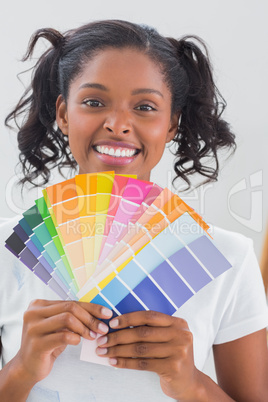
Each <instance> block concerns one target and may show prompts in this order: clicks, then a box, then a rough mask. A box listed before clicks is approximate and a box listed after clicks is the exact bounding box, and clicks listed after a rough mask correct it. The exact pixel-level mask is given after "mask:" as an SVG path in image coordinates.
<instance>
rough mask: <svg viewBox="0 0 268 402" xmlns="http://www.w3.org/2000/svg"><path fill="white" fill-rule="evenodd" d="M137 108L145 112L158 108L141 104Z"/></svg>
mask: <svg viewBox="0 0 268 402" xmlns="http://www.w3.org/2000/svg"><path fill="white" fill-rule="evenodd" d="M136 109H138V110H141V111H143V112H150V111H152V110H156V109H155V108H153V107H152V106H150V105H140V106H137V107H136Z"/></svg>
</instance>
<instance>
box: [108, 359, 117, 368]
mask: <svg viewBox="0 0 268 402" xmlns="http://www.w3.org/2000/svg"><path fill="white" fill-rule="evenodd" d="M109 364H110V365H111V366H115V365H116V364H117V360H116V359H115V358H114V357H113V358H111V359H109Z"/></svg>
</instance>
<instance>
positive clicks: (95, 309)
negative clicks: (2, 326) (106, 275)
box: [13, 300, 112, 383]
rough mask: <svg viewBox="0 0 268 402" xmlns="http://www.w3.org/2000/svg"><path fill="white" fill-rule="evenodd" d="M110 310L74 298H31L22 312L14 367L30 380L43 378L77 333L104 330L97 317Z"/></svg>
mask: <svg viewBox="0 0 268 402" xmlns="http://www.w3.org/2000/svg"><path fill="white" fill-rule="evenodd" d="M111 317H112V311H111V310H109V309H107V308H105V307H102V306H100V305H97V304H92V303H81V302H74V301H47V300H35V301H33V302H31V304H30V305H29V308H28V309H27V311H26V312H25V313H24V323H23V330H22V341H21V348H20V350H19V352H18V354H17V355H16V357H15V360H16V362H13V365H14V364H15V363H16V367H18V368H19V369H21V371H22V372H23V373H24V374H25V375H27V378H28V379H31V381H32V382H33V383H36V382H38V381H40V380H42V379H43V378H45V377H46V376H47V375H48V374H49V373H50V371H51V369H52V367H53V364H54V361H55V360H56V358H57V357H58V356H59V355H60V354H61V353H62V352H63V351H64V349H65V348H66V346H67V345H78V344H79V342H80V338H81V336H82V337H83V338H86V339H91V340H92V339H94V338H96V336H97V334H105V333H107V332H108V329H109V328H108V326H107V325H106V324H104V323H102V322H101V321H99V320H98V318H101V319H107V318H111Z"/></svg>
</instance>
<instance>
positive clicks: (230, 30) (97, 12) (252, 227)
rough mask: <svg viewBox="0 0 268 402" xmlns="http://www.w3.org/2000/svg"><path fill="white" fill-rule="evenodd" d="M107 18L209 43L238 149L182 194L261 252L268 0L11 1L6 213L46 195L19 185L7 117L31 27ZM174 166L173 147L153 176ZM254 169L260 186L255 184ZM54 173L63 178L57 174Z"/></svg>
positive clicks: (164, 178) (4, 90)
mask: <svg viewBox="0 0 268 402" xmlns="http://www.w3.org/2000/svg"><path fill="white" fill-rule="evenodd" d="M106 18H107V19H112V18H116V19H126V20H130V21H133V22H137V23H146V24H148V25H152V26H154V27H156V28H157V29H158V30H159V31H160V33H162V34H164V35H167V36H174V37H180V36H182V35H185V34H195V35H199V36H201V37H202V38H203V39H204V40H205V41H206V43H207V44H208V47H209V50H210V55H211V58H212V62H213V65H214V73H215V78H216V83H217V85H218V87H219V89H220V91H221V93H222V94H223V96H224V98H225V99H226V101H227V104H228V106H227V110H226V112H225V114H224V117H225V118H226V119H227V120H228V121H229V122H230V124H231V126H232V128H233V131H234V132H235V133H236V136H237V142H238V150H237V152H236V154H235V155H234V156H232V157H231V158H230V159H229V160H227V161H226V162H224V163H223V164H222V170H221V174H220V177H219V182H218V183H216V184H213V185H211V184H210V185H209V186H207V187H205V188H199V189H198V190H197V191H195V192H191V193H189V194H181V193H179V194H180V195H182V197H183V198H184V199H185V201H186V202H188V203H189V204H190V205H191V206H192V207H194V208H195V209H196V210H197V211H198V212H199V213H200V214H201V215H202V216H203V217H204V219H205V220H206V221H207V222H208V223H213V224H215V225H218V226H221V227H224V228H226V229H229V230H234V231H238V232H241V233H243V234H245V235H246V236H249V237H251V238H253V240H254V244H255V249H256V253H257V256H258V257H260V254H261V248H262V243H263V236H264V231H265V227H266V217H267V209H268V208H266V205H267V199H268V196H267V185H266V181H267V173H268V161H267V149H268V137H267V128H268V122H267V121H268V119H267V116H268V113H267V108H268V103H267V92H268V91H267V90H268V78H267V77H268V53H267V50H268V47H267V39H268V24H267V1H266V0H263V1H262V0H255V1H249V0H236V1H234V0H225V1H224V2H223V1H216V0H202V1H200V0H196V1H185V0H184V1H180V0H177V1H175V0H173V1H168V0H166V1H161V2H157V1H155V0H142V1H141V0H136V1H132V2H130V1H109V0H107V1H101V0H99V1H91V0H87V1H79V0H76V1H66V0H65V1H63V0H58V1H51V0H47V1H43V2H40V1H39V2H38V1H36V0H35V1H33V0H28V1H27V0H24V1H21V2H19V1H17V2H16V3H15V2H11V1H10V2H6V3H5V5H4V6H2V8H1V16H0V30H1V36H0V41H1V42H0V45H1V67H0V68H1V74H0V80H1V82H0V84H1V85H0V88H1V97H0V102H1V107H0V124H1V135H0V152H1V153H0V155H1V158H0V190H1V197H0V211H1V212H0V217H1V218H8V217H11V216H13V215H15V214H16V213H21V212H23V211H24V210H25V208H27V207H30V206H31V205H32V203H33V200H34V199H36V198H37V197H38V196H39V195H40V190H36V189H35V190H32V191H25V192H24V199H22V197H21V193H20V189H19V188H18V187H17V186H16V185H15V180H16V177H15V174H14V167H15V165H16V163H17V161H18V154H17V149H16V134H15V133H13V132H9V131H8V130H7V128H5V126H4V122H3V120H4V118H5V116H6V114H7V113H8V112H9V111H10V109H11V107H12V106H13V105H14V104H15V102H16V101H17V100H18V99H19V97H20V95H21V94H22V91H23V86H22V84H21V83H20V82H19V80H18V79H17V78H16V75H17V74H18V73H19V72H21V71H23V70H25V69H26V67H28V66H29V65H26V66H25V65H24V64H23V63H21V62H20V61H19V60H20V59H21V58H22V56H23V54H24V52H25V50H26V48H27V43H28V40H29V38H30V36H31V34H32V33H33V32H34V31H35V30H36V29H38V28H41V27H54V28H56V29H58V30H62V31H65V30H67V29H70V28H73V27H76V26H79V25H81V24H83V23H87V22H89V21H91V20H96V19H106ZM24 81H25V79H24ZM25 82H26V83H27V80H26V81H25ZM171 172H172V155H171V154H170V152H169V151H167V152H166V153H165V155H164V157H163V160H162V162H161V164H160V165H159V166H158V167H157V168H156V169H155V171H154V172H153V176H152V179H153V180H156V181H157V183H158V184H161V185H169V184H170V181H171ZM254 173H256V176H255V179H254V176H253V178H252V181H253V185H255V186H254V187H253V188H250V176H252V175H253V174H254ZM54 180H55V181H58V180H60V178H59V177H58V176H57V175H54ZM239 183H240V184H239ZM236 186H238V187H236ZM243 186H244V187H243ZM232 192H234V193H233V194H232ZM231 194H232V195H231ZM228 197H229V198H228ZM228 199H229V204H228Z"/></svg>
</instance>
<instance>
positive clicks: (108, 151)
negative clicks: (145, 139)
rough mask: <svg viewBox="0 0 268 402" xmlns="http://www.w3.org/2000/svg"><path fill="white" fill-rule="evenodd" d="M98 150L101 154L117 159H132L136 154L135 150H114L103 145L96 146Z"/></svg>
mask: <svg viewBox="0 0 268 402" xmlns="http://www.w3.org/2000/svg"><path fill="white" fill-rule="evenodd" d="M96 150H97V151H98V152H99V153H100V154H105V155H110V156H115V157H116V158H119V157H125V156H126V157H131V156H133V155H134V154H135V153H136V150H135V149H126V148H125V149H119V148H117V149H116V150H114V148H108V147H105V146H103V145H97V146H96Z"/></svg>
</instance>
